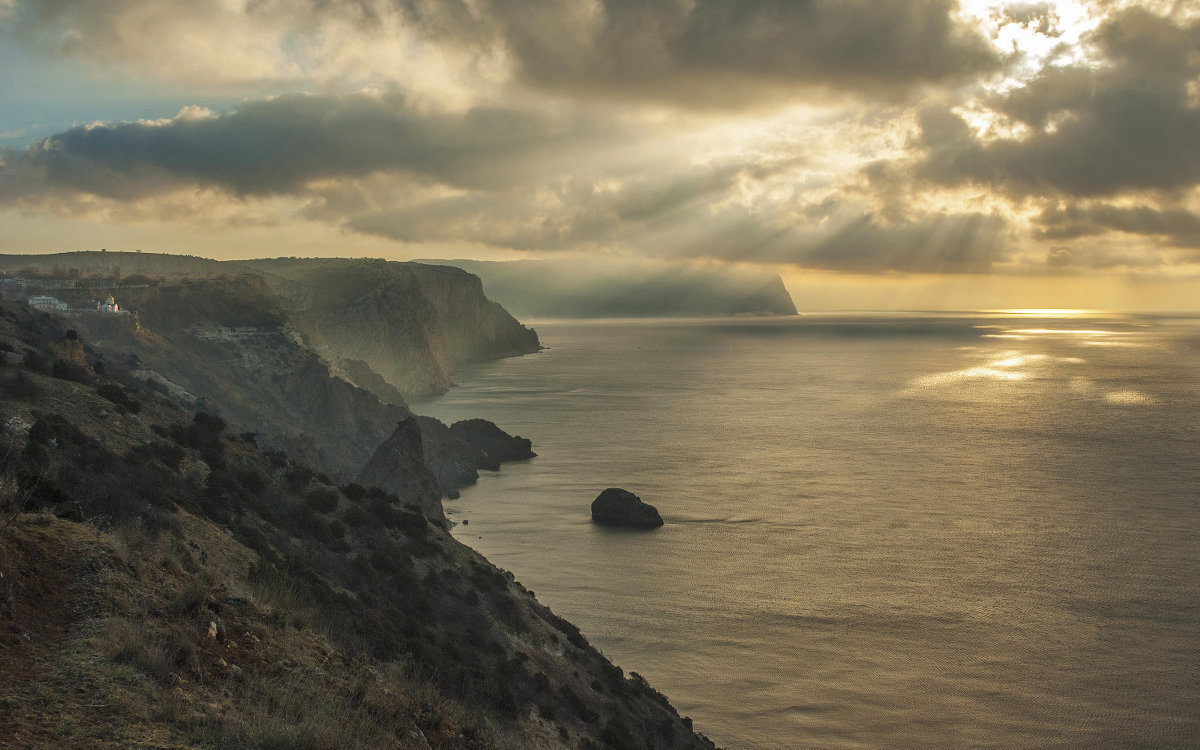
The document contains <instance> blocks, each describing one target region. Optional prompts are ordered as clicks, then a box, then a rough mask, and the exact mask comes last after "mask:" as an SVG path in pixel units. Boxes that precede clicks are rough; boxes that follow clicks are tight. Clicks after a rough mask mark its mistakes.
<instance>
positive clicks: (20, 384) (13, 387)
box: [4, 372, 42, 401]
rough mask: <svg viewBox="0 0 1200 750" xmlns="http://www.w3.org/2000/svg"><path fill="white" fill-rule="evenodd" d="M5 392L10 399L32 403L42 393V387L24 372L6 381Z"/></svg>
mask: <svg viewBox="0 0 1200 750" xmlns="http://www.w3.org/2000/svg"><path fill="white" fill-rule="evenodd" d="M4 392H5V393H6V394H7V395H8V398H11V399H14V400H21V401H32V400H34V399H36V398H37V397H38V396H39V395H41V393H42V389H41V387H39V386H38V384H37V383H35V382H33V378H31V377H29V376H28V375H26V374H25V373H23V372H18V373H17V374H16V375H13V376H12V377H11V378H6V379H5V381H4Z"/></svg>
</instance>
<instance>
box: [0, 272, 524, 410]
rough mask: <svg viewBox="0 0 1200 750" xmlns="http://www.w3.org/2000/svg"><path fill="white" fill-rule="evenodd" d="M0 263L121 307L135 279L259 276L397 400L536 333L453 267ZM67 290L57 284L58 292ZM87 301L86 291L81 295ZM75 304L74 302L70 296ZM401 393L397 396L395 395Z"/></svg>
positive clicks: (309, 332)
mask: <svg viewBox="0 0 1200 750" xmlns="http://www.w3.org/2000/svg"><path fill="white" fill-rule="evenodd" d="M0 272H4V273H6V274H9V275H13V274H19V273H22V272H26V273H37V274H42V275H51V276H57V277H58V278H60V279H70V280H71V282H72V283H77V284H78V293H79V295H78V296H81V297H85V296H86V295H85V292H86V291H87V289H88V285H89V283H91V284H94V283H95V282H97V281H101V280H102V281H103V282H104V283H106V284H120V285H122V286H123V288H120V289H119V296H121V297H122V299H124V306H125V307H127V308H134V307H135V306H134V305H133V302H132V301H131V300H129V299H126V298H127V297H128V296H129V295H130V293H131V290H134V289H138V288H143V285H144V284H146V283H149V284H151V285H155V284H160V283H171V284H178V283H181V282H193V281H202V280H204V279H206V278H207V279H213V278H220V277H222V276H245V275H247V274H254V275H257V276H260V277H261V278H262V279H263V280H264V281H265V282H266V284H267V286H268V287H269V288H270V290H271V291H272V293H273V294H274V296H275V304H276V305H277V307H278V313H279V314H280V315H281V316H282V317H283V318H286V319H287V321H288V323H289V324H290V325H291V326H292V327H293V328H294V329H295V330H296V331H298V332H299V333H300V334H301V336H302V337H303V340H304V342H305V345H306V346H308V347H309V348H311V349H312V350H313V351H314V352H316V353H317V354H318V355H320V356H321V357H322V358H323V359H325V360H326V361H327V362H328V364H329V366H330V367H331V370H332V372H333V374H335V375H338V376H341V377H344V378H345V379H347V380H349V381H351V382H353V383H355V384H356V385H359V386H361V387H363V388H366V389H368V390H370V391H371V392H372V393H375V395H376V396H377V397H379V398H380V399H382V400H384V401H386V402H388V403H394V404H397V405H400V404H399V403H398V402H399V401H400V400H401V399H402V395H409V396H415V395H431V394H436V393H443V392H445V391H446V390H447V389H448V388H449V387H450V383H451V375H452V373H453V372H454V370H455V369H456V368H457V367H459V366H461V365H462V364H464V363H466V362H472V361H476V360H483V359H493V358H497V357H508V356H513V355H518V354H528V353H531V352H536V351H538V349H539V348H540V347H539V344H538V339H537V334H536V333H535V332H534V331H533V330H532V329H529V328H526V327H525V326H522V325H521V324H520V323H519V322H517V320H516V319H515V318H513V317H512V315H510V314H509V313H508V312H507V311H505V309H504V308H503V307H501V306H500V305H499V304H496V303H495V302H492V301H491V300H489V299H488V298H487V297H485V296H484V293H483V286H482V284H481V283H480V281H479V279H478V278H477V277H475V276H473V275H471V274H469V273H466V272H464V271H462V270H461V269H458V268H449V267H444V266H425V265H421V264H418V263H395V262H388V261H383V260H365V259H361V260H356V259H343V258H317V259H305V258H276V259H273V260H251V261H214V260H208V259H205V258H197V257H193V256H183V255H168V254H162V253H107V252H71V253H56V254H50V255H0ZM70 293H71V290H69V289H65V290H56V291H55V294H57V295H59V296H60V297H61V296H63V295H64V294H65V295H67V296H69V295H70ZM83 302H86V299H83ZM76 303H77V304H80V303H79V301H78V300H76ZM398 394H402V395H398Z"/></svg>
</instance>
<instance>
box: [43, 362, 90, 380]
mask: <svg viewBox="0 0 1200 750" xmlns="http://www.w3.org/2000/svg"><path fill="white" fill-rule="evenodd" d="M50 374H51V375H53V376H54V377H56V378H59V379H60V380H70V381H72V382H75V383H87V382H90V381H91V379H92V373H91V372H89V371H88V369H87V368H86V367H84V366H83V365H79V364H76V363H74V362H71V361H69V360H65V359H56V360H54V364H53V365H52V366H51V367H50Z"/></svg>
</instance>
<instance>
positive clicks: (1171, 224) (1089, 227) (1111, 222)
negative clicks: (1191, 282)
mask: <svg viewBox="0 0 1200 750" xmlns="http://www.w3.org/2000/svg"><path fill="white" fill-rule="evenodd" d="M1035 224H1036V225H1037V226H1038V232H1039V235H1040V236H1041V237H1042V238H1044V239H1048V240H1067V239H1075V238H1079V237H1090V236H1095V235H1101V234H1105V233H1107V232H1110V231H1116V232H1124V233H1126V234H1135V235H1146V236H1151V237H1157V238H1160V239H1161V241H1162V242H1163V243H1165V244H1167V245H1170V246H1173V247H1186V248H1200V214H1197V213H1195V212H1193V211H1189V210H1187V209H1183V208H1175V209H1162V208H1157V207H1152V206H1144V205H1143V206H1114V205H1111V204H1107V203H1096V204H1090V205H1071V206H1054V207H1051V208H1047V209H1046V210H1044V211H1042V213H1041V214H1039V215H1038V216H1037V218H1036V219H1035Z"/></svg>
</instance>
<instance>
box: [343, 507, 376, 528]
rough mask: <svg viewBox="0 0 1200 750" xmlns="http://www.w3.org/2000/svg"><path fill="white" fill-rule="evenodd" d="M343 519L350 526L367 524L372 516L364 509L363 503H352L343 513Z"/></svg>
mask: <svg viewBox="0 0 1200 750" xmlns="http://www.w3.org/2000/svg"><path fill="white" fill-rule="evenodd" d="M342 520H344V521H345V522H346V524H347V525H349V526H355V527H357V526H365V525H366V524H367V523H368V522H370V520H371V517H370V516H369V515H367V512H366V511H365V510H363V509H362V506H361V505H351V506H350V507H349V508H346V512H345V513H343V514H342Z"/></svg>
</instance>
